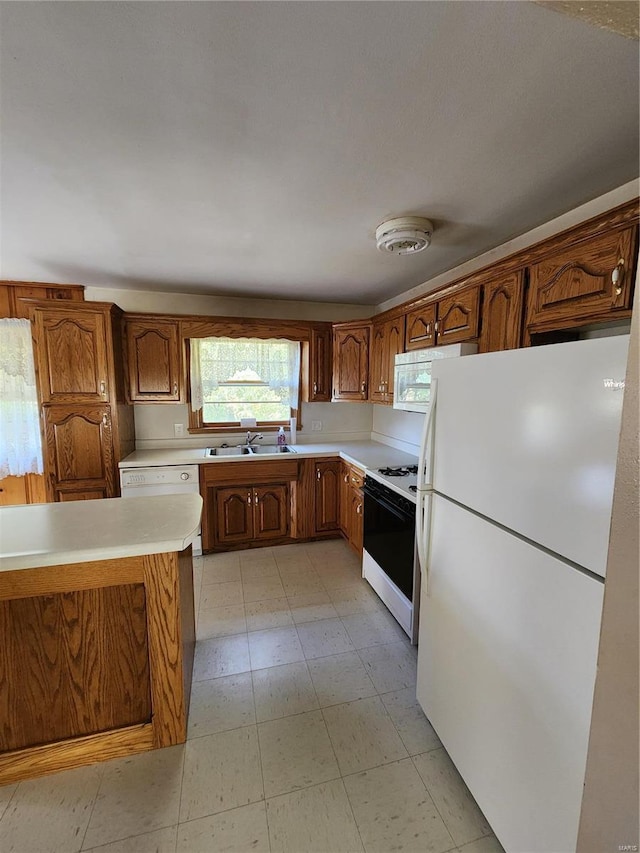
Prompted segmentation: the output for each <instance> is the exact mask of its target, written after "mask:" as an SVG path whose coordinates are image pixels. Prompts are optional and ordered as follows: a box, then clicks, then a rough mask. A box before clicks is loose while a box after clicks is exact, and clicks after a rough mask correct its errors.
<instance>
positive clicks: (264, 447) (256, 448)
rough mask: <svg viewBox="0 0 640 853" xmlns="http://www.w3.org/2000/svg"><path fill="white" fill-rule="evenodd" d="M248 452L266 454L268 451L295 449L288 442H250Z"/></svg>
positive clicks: (279, 451)
mask: <svg viewBox="0 0 640 853" xmlns="http://www.w3.org/2000/svg"><path fill="white" fill-rule="evenodd" d="M249 452H250V453H257V454H258V456H267V455H268V454H270V453H295V450H294V449H293V447H291V446H290V445H288V444H252V445H250V446H249Z"/></svg>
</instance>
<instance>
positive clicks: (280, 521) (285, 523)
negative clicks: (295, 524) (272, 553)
mask: <svg viewBox="0 0 640 853" xmlns="http://www.w3.org/2000/svg"><path fill="white" fill-rule="evenodd" d="M253 492H254V507H253V518H254V538H255V539H278V538H280V537H283V536H286V535H287V533H288V531H289V515H290V512H289V488H288V486H287V485H286V484H284V483H280V484H277V485H274V486H256V487H255V488H254V490H253Z"/></svg>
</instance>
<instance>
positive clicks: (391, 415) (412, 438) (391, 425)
mask: <svg viewBox="0 0 640 853" xmlns="http://www.w3.org/2000/svg"><path fill="white" fill-rule="evenodd" d="M424 417H425V416H424V415H423V414H420V413H419V412H402V411H400V410H399V409H393V408H391V407H390V406H373V425H372V429H371V438H373V439H374V440H375V441H382V442H384V443H385V444H390V445H391V446H392V447H397V448H398V450H406V451H407V452H408V453H417V452H418V449H419V446H420V436H421V433H422V425H423V423H424Z"/></svg>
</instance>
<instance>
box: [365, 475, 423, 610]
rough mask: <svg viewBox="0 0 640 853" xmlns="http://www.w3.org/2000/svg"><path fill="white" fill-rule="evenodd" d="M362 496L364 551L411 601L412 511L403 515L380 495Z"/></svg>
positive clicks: (413, 529) (413, 527) (413, 515)
mask: <svg viewBox="0 0 640 853" xmlns="http://www.w3.org/2000/svg"><path fill="white" fill-rule="evenodd" d="M363 492H364V550H365V551H366V552H367V553H368V554H369V555H370V556H371V557H372V558H373V559H374V560H375V562H376V563H377V564H378V566H380V568H381V569H382V571H383V572H384V573H385V574H386V575H387V577H388V578H390V580H392V581H393V583H394V584H395V585H396V586H397V587H398V589H399V590H400V591H401V592H402V593H403V594H404V595H405V596H406V597H407V599H408V600H409V601H413V586H414V584H413V567H414V549H415V526H416V516H415V509H414V510H413V512H406V511H405V510H404V509H402V508H400V507H398V506H395V505H394V504H393V503H392V502H389V501H387V500H386V499H385V498H384V497H382V496H380V495H372V494H371V493H370V492H367V489H366V485H365V487H364V489H363Z"/></svg>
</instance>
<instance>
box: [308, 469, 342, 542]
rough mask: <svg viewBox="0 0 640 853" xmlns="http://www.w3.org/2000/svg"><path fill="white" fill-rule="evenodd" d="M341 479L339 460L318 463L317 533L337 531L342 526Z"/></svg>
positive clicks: (315, 502)
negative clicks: (340, 511)
mask: <svg viewBox="0 0 640 853" xmlns="http://www.w3.org/2000/svg"><path fill="white" fill-rule="evenodd" d="M339 478H340V462H339V460H337V459H332V460H329V461H321V460H317V461H316V463H315V490H314V491H315V494H314V497H315V500H314V522H315V532H316V533H324V532H326V531H328V530H337V529H338V527H339V525H340V518H339V490H338V483H339Z"/></svg>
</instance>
